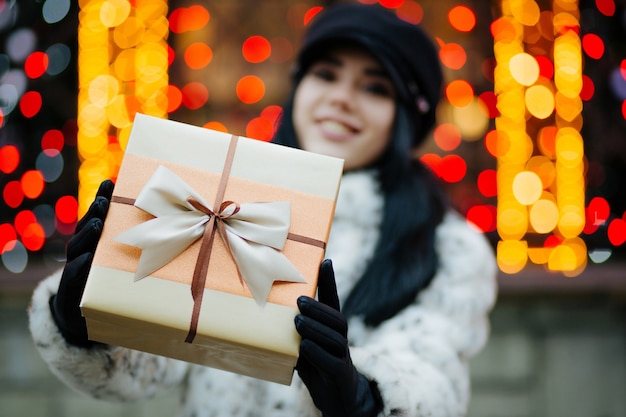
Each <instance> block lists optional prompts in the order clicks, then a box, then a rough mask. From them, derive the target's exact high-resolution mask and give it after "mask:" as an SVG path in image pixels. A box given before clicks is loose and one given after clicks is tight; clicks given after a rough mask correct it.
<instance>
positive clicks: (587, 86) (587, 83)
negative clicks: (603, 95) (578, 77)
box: [580, 75, 596, 101]
mask: <svg viewBox="0 0 626 417" xmlns="http://www.w3.org/2000/svg"><path fill="white" fill-rule="evenodd" d="M595 91H596V86H595V85H594V83H593V80H592V79H591V78H589V76H587V75H583V88H582V89H581V90H580V98H581V99H582V100H583V101H589V100H591V98H592V97H593V95H594V93H595Z"/></svg>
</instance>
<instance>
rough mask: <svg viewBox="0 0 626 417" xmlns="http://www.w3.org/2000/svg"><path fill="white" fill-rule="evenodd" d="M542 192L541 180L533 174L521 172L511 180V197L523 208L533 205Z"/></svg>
mask: <svg viewBox="0 0 626 417" xmlns="http://www.w3.org/2000/svg"><path fill="white" fill-rule="evenodd" d="M542 190H543V185H542V183H541V178H539V175H537V174H536V173H534V172H530V171H523V172H520V173H519V174H517V175H516V176H515V178H514V179H513V195H514V196H515V198H516V199H517V201H519V202H520V203H521V204H523V205H525V206H529V205H531V204H534V203H535V202H536V201H537V200H538V199H539V197H541V192H542Z"/></svg>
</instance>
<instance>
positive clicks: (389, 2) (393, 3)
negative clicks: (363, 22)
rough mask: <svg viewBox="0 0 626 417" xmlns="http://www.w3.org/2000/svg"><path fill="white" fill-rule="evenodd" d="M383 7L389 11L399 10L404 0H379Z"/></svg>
mask: <svg viewBox="0 0 626 417" xmlns="http://www.w3.org/2000/svg"><path fill="white" fill-rule="evenodd" d="M378 2H379V3H380V5H381V6H384V7H386V8H388V9H397V8H399V7H401V6H402V4H403V3H404V0H378Z"/></svg>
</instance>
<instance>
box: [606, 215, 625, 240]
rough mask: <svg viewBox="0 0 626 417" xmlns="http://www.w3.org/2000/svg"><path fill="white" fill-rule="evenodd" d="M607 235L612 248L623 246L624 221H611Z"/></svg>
mask: <svg viewBox="0 0 626 417" xmlns="http://www.w3.org/2000/svg"><path fill="white" fill-rule="evenodd" d="M607 235H608V238H609V242H611V244H612V245H613V246H620V245H623V244H624V242H626V221H624V219H613V220H611V223H609V229H608V230H607Z"/></svg>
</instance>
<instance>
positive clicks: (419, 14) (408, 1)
mask: <svg viewBox="0 0 626 417" xmlns="http://www.w3.org/2000/svg"><path fill="white" fill-rule="evenodd" d="M396 14H397V15H398V17H399V18H400V19H402V20H405V21H407V22H409V23H412V24H414V25H417V24H419V23H420V22H421V21H422V19H424V8H423V7H422V5H421V4H419V3H418V2H416V1H414V0H405V1H404V3H402V6H400V7H398V8H397V9H396Z"/></svg>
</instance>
